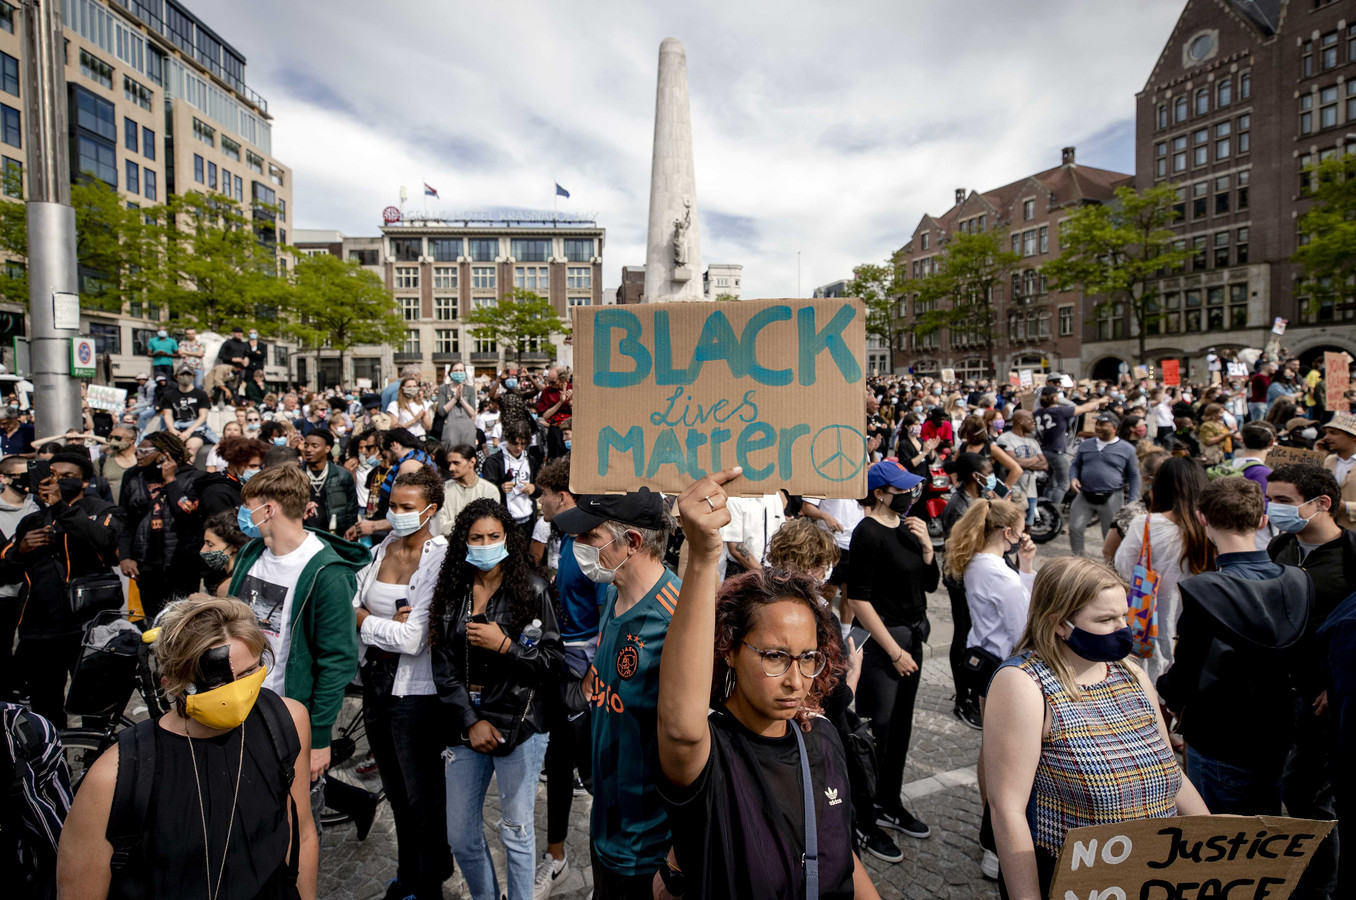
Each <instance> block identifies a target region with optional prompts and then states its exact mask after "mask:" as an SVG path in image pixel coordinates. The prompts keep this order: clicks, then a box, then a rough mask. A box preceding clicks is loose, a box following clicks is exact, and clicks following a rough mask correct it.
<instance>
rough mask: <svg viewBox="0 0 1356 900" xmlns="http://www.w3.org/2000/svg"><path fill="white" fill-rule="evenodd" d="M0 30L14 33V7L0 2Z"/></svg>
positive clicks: (0, 0) (1, 0)
mask: <svg viewBox="0 0 1356 900" xmlns="http://www.w3.org/2000/svg"><path fill="white" fill-rule="evenodd" d="M0 29H4V30H5V31H8V32H9V33H10V34H13V33H14V7H13V6H10V5H9V4H8V3H5V2H3V0H0Z"/></svg>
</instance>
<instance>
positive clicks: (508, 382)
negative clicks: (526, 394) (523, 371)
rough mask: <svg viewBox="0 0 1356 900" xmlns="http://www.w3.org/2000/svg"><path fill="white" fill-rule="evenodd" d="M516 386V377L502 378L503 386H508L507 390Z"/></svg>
mask: <svg viewBox="0 0 1356 900" xmlns="http://www.w3.org/2000/svg"><path fill="white" fill-rule="evenodd" d="M517 386H518V379H516V378H505V379H504V387H506V388H508V389H509V390H513V389H514V388H516V387H517Z"/></svg>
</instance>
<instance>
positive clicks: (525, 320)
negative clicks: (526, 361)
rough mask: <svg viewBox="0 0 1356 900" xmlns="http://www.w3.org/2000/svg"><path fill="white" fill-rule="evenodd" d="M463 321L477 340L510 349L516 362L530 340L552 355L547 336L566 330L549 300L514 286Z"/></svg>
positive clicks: (472, 312)
mask: <svg viewBox="0 0 1356 900" xmlns="http://www.w3.org/2000/svg"><path fill="white" fill-rule="evenodd" d="M465 322H466V324H468V325H471V326H473V327H472V328H471V334H472V335H474V336H475V337H476V338H477V339H479V340H482V341H488V340H492V341H494V342H495V343H496V344H497V345H498V346H500V347H503V348H504V349H505V350H509V351H511V352H513V353H514V354H515V356H516V360H517V362H518V364H519V365H521V364H522V361H523V349H524V347H525V346H526V345H527V343H528V342H529V341H532V340H534V339H535V340H536V341H537V342H538V346H540V347H541V349H542V350H543V352H545V353H548V354H554V353H555V350H556V348H555V347H553V346H552V345H551V344H550V343H548V342H547V340H546V339H547V338H548V337H550V336H551V335H552V334H563V333H566V332H567V331H568V330H569V328H568V326H567V325H566V324H565V323H564V322H563V321H561V318H560V316H558V315H556V310H555V307H553V306H552V305H551V304H550V302H549V301H547V300H545V299H543V298H542V297H541V295H539V294H536V293H534V292H532V291H528V290H524V289H523V288H514V289H513V290H512V291H510V292H509V293H507V294H504V295H503V296H501V297H500V298H499V300H498V301H497V302H496V303H494V304H492V305H490V306H484V307H481V308H480V309H473V310H471V312H470V314H469V315H467V316H466V318H465Z"/></svg>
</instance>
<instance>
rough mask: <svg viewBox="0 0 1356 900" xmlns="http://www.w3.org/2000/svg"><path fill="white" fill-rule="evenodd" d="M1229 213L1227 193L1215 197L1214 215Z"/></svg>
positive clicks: (1223, 192)
mask: <svg viewBox="0 0 1356 900" xmlns="http://www.w3.org/2000/svg"><path fill="white" fill-rule="evenodd" d="M1228 211H1229V192H1228V191H1222V192H1220V193H1218V194H1216V195H1215V215H1217V216H1221V215H1223V214H1225V213H1227V212H1228Z"/></svg>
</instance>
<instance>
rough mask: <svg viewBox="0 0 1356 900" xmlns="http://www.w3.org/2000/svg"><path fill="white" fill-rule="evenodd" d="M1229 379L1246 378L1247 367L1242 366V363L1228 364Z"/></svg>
mask: <svg viewBox="0 0 1356 900" xmlns="http://www.w3.org/2000/svg"><path fill="white" fill-rule="evenodd" d="M1229 377H1230V378H1247V377H1248V367H1247V366H1245V365H1244V364H1243V363H1241V362H1231V363H1229Z"/></svg>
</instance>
